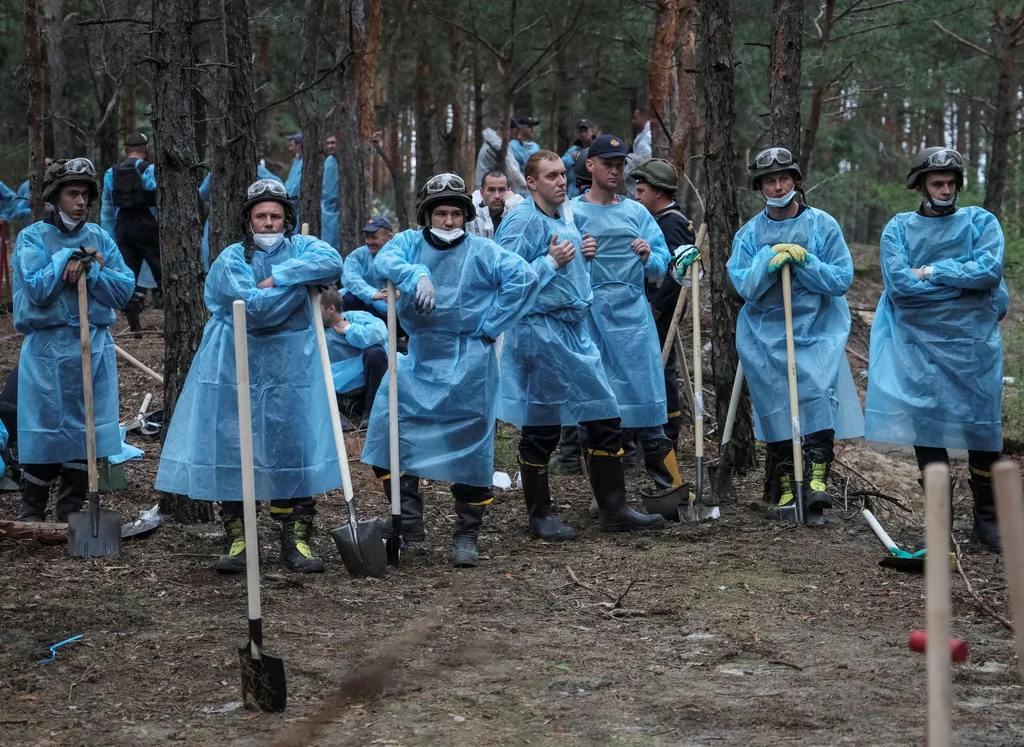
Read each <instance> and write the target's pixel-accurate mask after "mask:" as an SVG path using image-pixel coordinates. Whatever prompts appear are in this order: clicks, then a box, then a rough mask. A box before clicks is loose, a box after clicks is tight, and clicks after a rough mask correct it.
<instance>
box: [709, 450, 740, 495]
mask: <svg viewBox="0 0 1024 747" xmlns="http://www.w3.org/2000/svg"><path fill="white" fill-rule="evenodd" d="M726 446H728V444H727V445H726ZM725 459H726V454H725V452H723V454H722V457H721V458H719V459H718V460H717V461H715V462H710V463H709V464H708V477H709V478H710V479H711V495H713V496H714V497H715V498H732V497H734V496H735V495H736V488H735V487H733V484H732V468H731V467H730V466H729V464H728V462H726V461H725Z"/></svg>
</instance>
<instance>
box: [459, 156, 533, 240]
mask: <svg viewBox="0 0 1024 747" xmlns="http://www.w3.org/2000/svg"><path fill="white" fill-rule="evenodd" d="M522 201H523V198H522V197H520V196H519V195H517V194H514V193H512V192H511V191H509V188H508V177H506V176H505V174H504V173H502V172H501V171H497V170H495V171H488V172H487V173H486V174H484V176H483V179H481V181H480V189H478V190H476V191H475V192H473V204H474V205H475V206H476V218H475V219H474V220H473V221H471V222H470V223H467V224H466V231H467V232H468V233H471V234H473V235H474V236H481V237H483V238H485V239H493V238H494V234H495V233H496V232H497V230H498V226H499V225H501V221H502V219H503V218H504V217H505V216H506V215H508V212H509V211H510V210H511V209H512V208H514V207H515V206H516V205H518V204H519V203H520V202H522Z"/></svg>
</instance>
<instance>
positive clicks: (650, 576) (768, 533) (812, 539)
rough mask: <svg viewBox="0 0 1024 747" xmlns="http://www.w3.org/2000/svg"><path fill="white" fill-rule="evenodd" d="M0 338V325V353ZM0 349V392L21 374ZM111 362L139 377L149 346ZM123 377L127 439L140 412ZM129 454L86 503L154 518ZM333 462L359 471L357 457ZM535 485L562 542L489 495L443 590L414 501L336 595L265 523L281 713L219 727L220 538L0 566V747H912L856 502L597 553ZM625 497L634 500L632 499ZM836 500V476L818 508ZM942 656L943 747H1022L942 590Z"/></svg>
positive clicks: (324, 540)
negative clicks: (361, 575)
mask: <svg viewBox="0 0 1024 747" xmlns="http://www.w3.org/2000/svg"><path fill="white" fill-rule="evenodd" d="M10 333H11V329H10V320H9V318H2V319H0V338H2V337H3V336H4V335H7V334H10ZM0 346H2V347H0V375H5V374H6V372H7V370H9V368H10V365H11V364H12V363H13V360H14V356H16V354H17V349H16V347H15V348H13V349H12V348H11V346H10V345H9V342H7V343H0ZM125 347H127V348H128V349H129V350H130V351H132V352H134V353H136V354H138V355H139V357H141V358H143V360H145V361H147V362H149V363H151V364H154V363H158V361H159V360H160V349H161V347H162V341H161V340H159V338H156V339H147V340H143V341H127V342H126V345H125ZM119 365H120V373H121V376H122V410H123V412H124V414H125V415H127V414H128V413H129V411H131V410H132V409H134V408H135V407H136V406H137V404H138V402H139V400H141V398H142V395H143V394H144V392H145V391H153V387H152V386H150V385H149V384H148V383H147V382H146V380H145V379H143V378H142V377H141V376H140V375H136V374H135V373H134V372H132V371H131V370H130V369H127V368H125V367H124V366H123V365H121V364H119ZM154 367H156V368H159V366H154ZM154 406H156V404H154ZM133 442H135V443H137V444H138V445H140V446H141V447H142V448H144V449H146V451H147V454H146V457H145V459H144V460H143V461H142V462H139V463H133V464H131V465H129V468H128V477H129V481H130V483H131V485H132V489H130V490H128V491H124V492H122V493H120V494H118V495H116V496H112V497H110V498H108V499H106V500H107V501H108V503H109V505H111V506H113V507H115V508H118V509H119V510H120V511H121V512H122V514H123V515H124V516H129V515H133V514H135V513H137V511H138V510H139V509H140V508H145V507H148V506H149V505H152V503H153V502H154V496H153V494H152V491H151V490H150V488H149V487H148V486H151V485H152V480H153V475H154V474H155V470H156V463H157V458H158V445H157V444H156V443H155V442H154V441H150V440H138V439H133ZM350 447H351V449H352V450H353V452H355V453H358V452H356V449H358V447H359V443H358V438H356V439H353V441H352V442H351V443H350ZM507 451H508V450H507V449H502V450H500V453H507ZM840 459H841V460H842V461H843V462H844V463H845V464H847V465H849V466H850V467H852V468H853V469H855V470H857V471H858V472H861V473H862V474H864V475H865V476H866V477H867V478H868V479H869V480H870V481H871V482H873V483H876V487H879V488H880V489H882V490H883V491H884V492H887V493H890V494H892V495H893V496H894V497H896V498H897V499H898V500H900V501H905V502H906V503H908V504H909V503H911V502H912V499H913V495H914V491H915V487H916V486H915V485H914V467H913V465H911V464H910V463H909V462H906V461H901V460H900V459H898V458H897V459H894V458H890V457H883V456H880V455H877V454H875V453H874V452H870V451H868V450H867V449H866V448H865V447H864V446H862V445H856V444H854V445H850V446H847V447H846V448H845V450H844V451H843V453H842V454H841V455H840ZM683 467H684V469H692V460H691V461H690V462H689V463H687V462H686V461H685V460H684V463H683ZM353 470H354V480H355V484H356V488H357V495H358V496H359V497H360V506H361V508H362V510H363V512H364V513H367V514H372V513H376V514H378V515H384V514H385V513H386V512H387V508H386V503H385V501H384V498H383V496H382V495H380V493H379V489H378V488H377V487H376V486H375V485H374V484H373V480H372V476H371V475H370V473H369V471H368V470H367V469H365V467H364V466H363V465H360V464H358V463H353ZM848 478H849V482H847V480H848ZM553 479H554V486H555V487H554V492H555V496H556V501H557V503H558V504H559V510H560V512H561V513H562V515H563V516H564V517H565V518H566V519H567V520H568V521H569V522H570V523H572V524H573V525H574V526H576V527H577V528H579V529H580V530H581V532H580V538H579V539H578V540H577V541H576V542H573V543H569V544H566V545H551V544H544V543H541V542H538V541H535V540H530V539H529V538H528V537H527V536H526V533H525V531H524V527H525V523H526V518H525V510H524V507H523V505H522V498H521V495H520V494H519V493H518V492H517V491H508V492H505V493H502V494H500V495H499V497H498V499H497V500H496V501H495V504H494V507H493V508H492V509H491V510H490V511H489V513H488V516H487V519H486V520H485V526H484V533H483V536H482V540H481V545H482V550H483V553H484V558H485V559H484V562H483V564H482V565H481V567H479V568H477V569H474V570H457V569H454V568H452V567H451V566H450V565H449V564H448V550H449V544H450V539H449V536H450V531H451V524H452V520H453V515H452V504H451V498H450V496H449V494H448V493H447V490H446V489H445V487H444V486H442V485H436V484H435V485H430V486H428V487H427V488H426V490H425V492H426V497H427V527H428V541H427V542H426V543H425V545H424V546H423V547H422V548H420V549H417V550H413V551H412V552H410V553H409V554H408V555H407V556H406V562H405V563H404V565H403V566H402V568H401V569H400V570H399V571H397V572H392V573H390V574H389V576H388V577H387V578H386V579H384V580H382V581H375V580H367V579H353V578H351V577H349V576H348V574H347V573H346V572H345V570H344V568H343V566H342V564H341V562H340V559H339V558H338V556H337V554H336V552H335V550H334V548H333V546H332V544H331V543H330V541H329V538H328V537H327V536H326V535H325V534H323V533H322V534H321V535H320V536H318V537H317V538H316V540H315V544H316V548H317V550H318V552H319V553H320V554H321V555H322V557H324V558H325V559H326V560H327V562H328V571H327V573H326V574H324V575H323V576H319V577H315V578H300V577H296V576H293V575H291V574H287V573H285V572H283V571H282V570H281V569H280V568H279V567H278V566H277V565H276V562H275V561H276V556H277V541H276V537H274V534H273V527H272V525H271V523H270V520H269V518H268V517H263V520H262V522H263V526H262V527H261V544H262V550H263V553H264V556H265V558H266V560H267V562H266V563H265V564H264V568H263V573H262V580H263V589H264V609H265V616H266V635H267V645H268V648H269V649H270V650H271V651H272V652H274V653H276V654H278V655H280V656H282V657H283V659H284V661H285V665H286V669H287V675H288V689H289V706H288V710H287V711H286V712H285V713H284V714H281V715H274V716H268V715H258V714H251V713H247V712H246V711H244V710H242V709H232V705H231V704H233V703H235V702H237V701H238V700H239V697H240V688H239V675H238V660H237V654H236V653H235V652H236V649H237V647H238V646H240V645H242V644H243V643H244V641H245V636H246V632H245V594H244V583H243V580H242V579H241V578H225V577H219V576H217V575H216V574H214V573H213V572H212V571H210V570H209V569H210V565H211V563H212V561H213V559H214V558H215V557H216V556H217V555H218V554H219V553H220V552H221V551H222V535H221V533H220V531H219V529H218V528H217V527H215V526H213V525H199V526H180V525H176V524H167V525H165V526H163V527H162V528H161V529H160V530H159V532H158V533H157V534H156V535H154V536H153V537H152V538H150V539H148V540H142V541H137V542H134V543H130V544H129V543H126V545H125V549H124V552H123V554H122V555H121V556H119V557H114V558H106V559H98V560H90V561H77V560H71V559H70V558H68V557H67V555H66V550H65V548H63V547H45V546H40V545H33V544H27V543H22V544H16V543H11V542H0V619H2V621H3V624H2V628H0V629H2V631H3V635H2V636H0V703H2V704H3V705H2V706H0V734H3V737H2V741H3V744H5V745H15V744H26V745H27V744H31V745H97V744H103V745H138V744H152V743H154V742H155V743H159V742H162V741H169V742H186V743H188V744H195V745H215V746H216V747H228V746H230V745H248V744H264V743H272V742H273V740H275V739H283V740H285V741H282V742H280V743H282V744H285V743H289V742H288V741H287V740H288V738H289V735H290V737H291V738H297V737H298V736H299V734H298V732H297V730H299V729H301V728H304V727H305V726H307V725H308V720H309V719H324V718H325V715H326V717H327V721H328V723H324V724H322V729H323V731H322V733H321V734H320V736H319V737H318V739H317V740H316V741H315V743H318V744H324V745H327V744H360V745H372V744H382V745H410V746H411V745H435V744H458V745H462V744H467V745H469V744H473V745H515V744H559V745H566V744H569V745H577V744H578V745H591V744H636V745H652V744H655V745H657V744H664V745H681V744H682V745H748V746H751V747H753V746H755V745H778V744H794V745H832V744H854V745H878V746H882V745H908V744H921V743H922V742H923V728H924V727H923V724H924V706H925V704H924V687H925V678H924V671H925V662H924V657H923V656H920V655H917V654H912V653H910V652H908V651H907V649H906V637H907V633H908V631H909V630H911V629H912V628H915V627H920V626H922V625H923V623H924V614H923V612H924V609H923V589H924V587H923V579H922V578H921V577H913V576H903V575H898V574H896V573H894V572H891V571H886V570H884V569H882V568H879V567H878V565H877V561H878V560H879V559H880V557H881V556H880V548H879V547H878V545H877V542H876V541H875V540H874V538H873V536H872V535H871V534H870V531H869V530H868V529H867V528H866V527H865V526H864V525H863V522H862V521H861V520H860V519H859V516H858V509H859V500H860V499H859V498H855V499H848V500H849V510H847V511H844V510H842V509H840V508H837V509H836V510H833V511H832V512H830V515H829V519H828V522H827V524H826V526H825V527H824V528H823V529H820V530H808V529H802V528H790V527H784V526H780V525H778V524H774V523H769V522H766V521H764V520H763V519H761V518H760V514H759V512H757V511H755V510H752V508H751V504H756V502H757V501H758V500H759V496H760V475H759V474H754V475H751V476H750V477H748V478H746V479H744V480H741V481H739V482H738V483H737V487H738V490H737V494H738V495H739V496H740V500H739V502H731V503H727V504H725V505H724V506H723V518H722V520H720V521H718V522H714V523H708V524H702V525H699V526H695V527H690V526H685V527H684V526H679V525H675V526H673V527H672V528H671V529H669V530H668V531H665V532H661V533H653V534H649V535H644V536H608V535H602V534H600V533H598V532H597V531H596V530H595V529H594V527H593V526H592V524H591V522H590V521H589V519H588V518H587V504H588V502H589V489H588V488H587V486H586V484H585V481H584V478H580V477H555V478H553ZM639 484H640V483H639V482H637V481H636V480H632V483H631V494H632V495H636V492H637V490H638V488H639ZM858 487H859V488H863V484H862V483H861V482H860V481H859V478H857V477H856V476H855V475H854V474H853V473H852V472H851V471H849V470H848V469H846V468H844V467H842V466H840V467H839V468H838V469H837V471H836V477H835V479H834V480H833V489H834V491H835V493H836V498H837V501H839V503H840V504H841V503H842V500H843V496H844V493H848V492H850V491H854V492H855V489H856V488H858ZM959 497H960V498H962V497H963V496H962V495H960V496H959ZM878 503H884V501H880V502H878ZM341 504H342V501H341V496H340V494H332V495H331V496H329V497H328V499H327V500H326V501H324V503H323V505H322V513H321V517H320V520H319V524H320V526H321V527H331V526H335V525H337V524H338V523H339V522H340V520H341ZM16 505H17V496H16V495H15V494H9V493H8V494H0V513H2V514H3V515H4V516H10V515H12V514H13V513H14V512H15V511H16ZM967 505H968V504H963V505H959V506H958V511H957V514H958V523H957V535H958V536H959V537H965V536H966V534H967V533H968V532H969V528H970V523H969V508H967ZM881 512H882V510H881V509H880V513H881ZM885 515H886V516H887V517H889V520H890V521H891V522H892V523H893V527H894V529H895V531H894V534H896V535H898V536H897V539H905V538H907V537H909V536H910V535H911V534H912V533H913V528H912V522H913V518H912V517H911V518H910V519H909V521H908V522H907V523H902V522H897V521H896V518H897V516H898V515H899V512H898V511H895V512H891V511H886V512H885ZM965 551H966V552H967V557H966V560H965V564H966V566H967V569H968V573H969V574H970V577H971V579H972V582H973V583H974V585H975V586H976V588H978V589H980V590H981V593H982V594H983V595H985V597H986V599H987V600H988V601H989V602H990V603H991V604H992V605H993V606H995V607H996V608H997V609H999V610H1001V611H1004V612H1005V611H1006V609H1007V604H1006V599H1005V584H1004V581H1003V578H1002V572H1001V561H1000V560H999V559H998V558H996V557H994V556H991V555H988V554H986V553H982V552H980V551H978V550H977V548H975V547H973V546H971V545H965ZM567 568H571V569H572V570H573V572H574V573H575V575H576V577H577V579H578V580H579V581H580V582H581V583H580V584H576V583H574V582H573V580H572V579H571V577H570V574H569V572H568V570H567ZM584 584H585V585H587V586H589V587H592V588H585V587H584V586H583V585H584ZM627 590H628V593H625V592H627ZM624 593H625V595H624V596H622V595H623V594H624ZM620 596H621V599H620V600H619V602H620V606H619V611H616V612H614V613H613V612H612V611H611V610H610V609H609V605H610V604H612V602H613V601H614V600H616V599H618V598H619V597H620ZM953 633H954V635H957V636H958V637H961V638H963V639H965V640H967V641H969V643H970V645H971V658H970V660H969V661H968V662H967V663H966V664H965V665H960V666H958V667H957V668H956V670H955V680H954V686H953V691H954V699H955V703H956V706H955V714H954V723H955V724H956V740H955V743H956V744H964V745H967V744H970V745H1019V744H1024V708H1022V705H1021V689H1020V687H1019V685H1018V682H1017V674H1016V664H1015V660H1014V652H1013V645H1012V639H1011V637H1010V635H1009V633H1008V632H1007V631H1006V630H1005V629H1003V628H1002V627H1000V626H999V625H997V624H996V623H995V622H994V621H993V620H992V618H990V617H988V616H987V615H985V614H983V613H981V612H979V611H978V610H977V608H976V607H975V606H974V605H973V604H972V603H971V602H970V601H969V600H968V599H967V598H966V595H965V592H964V589H963V585H962V583H961V582H960V581H959V579H954V622H953ZM76 634H82V635H84V638H83V639H82V640H80V641H78V642H76V643H72V644H69V645H68V646H66V647H64V648H62V649H59V653H58V655H57V659H56V661H55V662H52V663H49V664H42V665H38V664H37V662H38V661H39V660H40V659H43V658H45V657H46V656H48V650H47V649H48V646H50V645H51V644H53V643H55V642H57V641H60V640H63V639H65V638H67V637H69V636H72V635H76ZM389 659H392V660H395V661H396V662H397V663H396V664H395V666H394V667H392V668H391V669H389V670H387V672H386V677H385V678H384V680H383V687H382V688H381V689H379V690H376V691H374V692H372V693H370V694H369V695H367V694H363V695H360V696H358V697H356V699H355V700H356V702H355V703H354V704H349V705H345V706H343V707H341V708H340V709H335V710H336V712H333V713H326V714H325V713H324V711H323V709H324V708H325V705H326V704H327V701H328V700H329V698H330V697H331V695H332V694H333V693H334V692H335V691H336V689H337V688H338V687H339V686H340V685H341V684H342V683H343V682H345V681H346V680H347V679H349V678H352V677H355V676H359V675H366V674H367V673H368V672H372V671H373V669H374V665H375V664H376V663H380V662H382V661H387V660H389ZM310 743H312V742H310V741H308V740H307V741H306V742H305V744H310Z"/></svg>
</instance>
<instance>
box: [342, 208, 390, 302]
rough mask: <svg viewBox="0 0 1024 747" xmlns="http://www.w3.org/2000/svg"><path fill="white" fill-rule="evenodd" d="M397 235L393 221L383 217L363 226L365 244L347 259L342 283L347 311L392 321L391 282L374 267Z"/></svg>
mask: <svg viewBox="0 0 1024 747" xmlns="http://www.w3.org/2000/svg"><path fill="white" fill-rule="evenodd" d="M392 236H394V232H393V230H392V228H391V221H389V220H388V219H387V218H386V217H384V216H383V215H375V216H373V217H372V218H371V219H370V220H369V221H367V223H366V225H364V226H363V241H364V242H366V243H364V244H363V245H362V246H360V247H356V248H355V249H354V250H353V251H352V253H351V254H349V255H348V257H347V258H346V259H345V271H344V273H342V276H341V283H342V286H343V287H344V291H345V295H344V296H343V297H342V299H341V300H342V304H343V305H344V311H367V312H369V313H371V314H373V315H374V316H375V317H377V318H378V319H380V320H382V321H384V322H387V320H388V293H387V287H386V286H387V280H385V278H384V276H383V275H382V274H381V273H380V270H378V269H377V267H376V266H375V265H374V260H375V259H376V258H377V252H379V251H380V249H381V247H382V246H384V245H385V244H386V243H388V242H389V241H391V237H392Z"/></svg>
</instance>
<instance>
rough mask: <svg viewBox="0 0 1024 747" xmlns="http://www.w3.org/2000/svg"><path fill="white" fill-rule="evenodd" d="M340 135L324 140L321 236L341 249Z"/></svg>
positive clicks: (330, 136) (329, 136)
mask: <svg viewBox="0 0 1024 747" xmlns="http://www.w3.org/2000/svg"><path fill="white" fill-rule="evenodd" d="M337 150H338V137H337V136H336V135H328V136H327V139H326V140H325V141H324V152H325V153H326V154H327V158H325V159H324V178H323V183H322V185H321V187H320V238H321V239H323V240H324V241H326V242H327V243H328V244H330V245H331V246H333V247H334V248H335V249H337V250H338V251H341V224H340V222H339V220H340V218H339V208H338V196H339V195H338V190H339V186H340V185H339V178H340V177H339V174H338V159H337V157H336V156H335V155H334V154H335V152H336V151H337Z"/></svg>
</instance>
